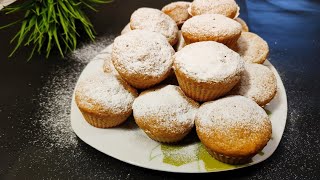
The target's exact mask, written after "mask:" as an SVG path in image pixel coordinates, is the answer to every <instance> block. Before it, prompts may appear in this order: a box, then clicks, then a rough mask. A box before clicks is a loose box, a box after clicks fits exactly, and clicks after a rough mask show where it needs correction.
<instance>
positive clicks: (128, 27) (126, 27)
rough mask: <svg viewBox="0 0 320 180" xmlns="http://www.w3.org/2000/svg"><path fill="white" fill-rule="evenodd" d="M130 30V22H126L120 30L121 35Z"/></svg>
mask: <svg viewBox="0 0 320 180" xmlns="http://www.w3.org/2000/svg"><path fill="white" fill-rule="evenodd" d="M129 31H131V27H130V23H128V24H127V25H126V26H125V27H124V28H123V29H122V31H121V35H122V34H125V33H127V32H129Z"/></svg>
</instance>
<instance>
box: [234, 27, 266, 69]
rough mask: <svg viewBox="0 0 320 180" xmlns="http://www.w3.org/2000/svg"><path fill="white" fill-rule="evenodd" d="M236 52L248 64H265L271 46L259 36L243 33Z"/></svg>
mask: <svg viewBox="0 0 320 180" xmlns="http://www.w3.org/2000/svg"><path fill="white" fill-rule="evenodd" d="M235 51H236V52H237V53H239V54H240V56H241V57H242V58H243V60H245V61H246V62H248V63H263V62H264V61H265V59H266V57H267V54H268V53H269V46H268V44H267V42H266V41H264V40H263V39H262V38H261V37H259V36H258V35H256V34H254V33H251V32H242V33H241V36H240V38H239V39H238V41H237V45H236V47H235Z"/></svg>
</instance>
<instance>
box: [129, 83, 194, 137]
mask: <svg viewBox="0 0 320 180" xmlns="http://www.w3.org/2000/svg"><path fill="white" fill-rule="evenodd" d="M198 107H199V104H198V103H196V102H195V101H193V100H192V99H190V98H188V97H187V96H185V95H184V93H183V92H182V90H181V89H180V87H178V86H174V85H166V86H160V87H157V88H153V89H149V90H146V91H143V92H142V93H141V94H140V96H139V97H138V98H137V99H136V100H135V101H134V103H133V116H134V117H135V118H138V119H143V120H144V121H143V122H140V123H146V124H147V125H148V126H151V127H152V129H153V130H157V129H158V130H159V131H162V132H166V131H167V132H170V133H172V132H175V133H184V132H185V131H186V129H187V130H188V129H190V128H192V127H193V125H194V117H195V114H196V111H197V109H198ZM142 126H143V124H142Z"/></svg>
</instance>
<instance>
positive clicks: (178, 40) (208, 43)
mask: <svg viewBox="0 0 320 180" xmlns="http://www.w3.org/2000/svg"><path fill="white" fill-rule="evenodd" d="M238 15H239V7H238V5H237V4H236V2H235V1H234V0H194V1H193V2H192V3H189V2H182V1H179V2H173V3H171V4H168V5H166V6H165V7H163V9H162V11H160V10H157V9H153V8H139V9H137V10H136V11H135V12H133V14H132V15H131V19H130V23H129V24H128V25H127V26H126V27H125V28H124V30H123V31H122V32H121V35H120V36H119V37H117V38H116V39H115V40H114V43H113V46H112V53H111V54H110V55H109V56H108V57H107V58H105V60H104V62H102V61H95V62H94V61H93V62H91V63H89V65H88V66H94V67H92V68H90V69H94V70H92V71H90V72H86V74H85V75H83V76H82V78H81V79H80V80H79V82H78V85H77V87H76V91H75V99H76V103H77V105H78V107H79V109H80V111H81V112H82V114H83V116H84V118H85V119H86V121H87V122H88V123H90V124H91V125H93V126H95V127H98V128H110V127H115V126H117V125H119V124H121V123H122V122H124V121H125V120H126V119H127V118H128V117H129V116H130V115H131V114H132V112H133V117H134V119H135V122H136V123H137V125H138V126H139V127H140V128H141V129H142V130H143V131H144V132H145V133H146V135H147V136H149V137H150V138H151V139H153V140H156V141H159V142H162V143H176V142H178V141H180V140H182V139H183V138H184V137H185V136H186V135H187V134H188V133H189V132H190V131H191V130H192V128H193V127H194V126H195V127H196V131H197V135H198V137H199V139H200V140H201V142H202V143H203V144H204V145H205V147H206V148H207V150H208V152H209V153H210V154H211V155H212V156H213V157H214V158H216V159H218V160H219V161H222V162H225V163H229V164H243V163H247V162H249V161H250V159H251V158H252V157H253V156H254V155H256V154H257V153H258V152H259V151H261V150H262V149H263V148H264V147H265V146H266V145H267V143H268V141H269V140H270V138H271V134H272V127H271V122H270V120H269V117H268V115H267V114H266V112H265V111H264V109H263V108H262V107H263V106H265V105H266V104H267V103H269V102H270V101H271V100H272V98H273V97H274V96H275V94H276V89H277V87H276V84H277V83H276V78H275V76H274V74H273V73H272V71H271V70H270V69H268V67H266V66H264V65H262V63H263V62H264V61H265V60H266V58H267V55H268V51H269V48H268V45H267V43H266V42H265V41H264V40H263V39H262V38H261V37H259V36H258V35H256V34H254V33H251V32H248V31H249V29H248V26H247V25H246V23H245V22H244V21H243V20H241V19H240V18H238V17H237V16H238ZM137 89H138V90H137Z"/></svg>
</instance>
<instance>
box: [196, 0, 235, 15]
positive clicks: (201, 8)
mask: <svg viewBox="0 0 320 180" xmlns="http://www.w3.org/2000/svg"><path fill="white" fill-rule="evenodd" d="M238 9H239V6H238V5H237V3H236V2H235V1H234V0H194V1H193V2H192V4H191V14H192V15H193V16H195V15H200V14H222V15H224V16H228V17H230V18H234V16H237V13H238Z"/></svg>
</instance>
